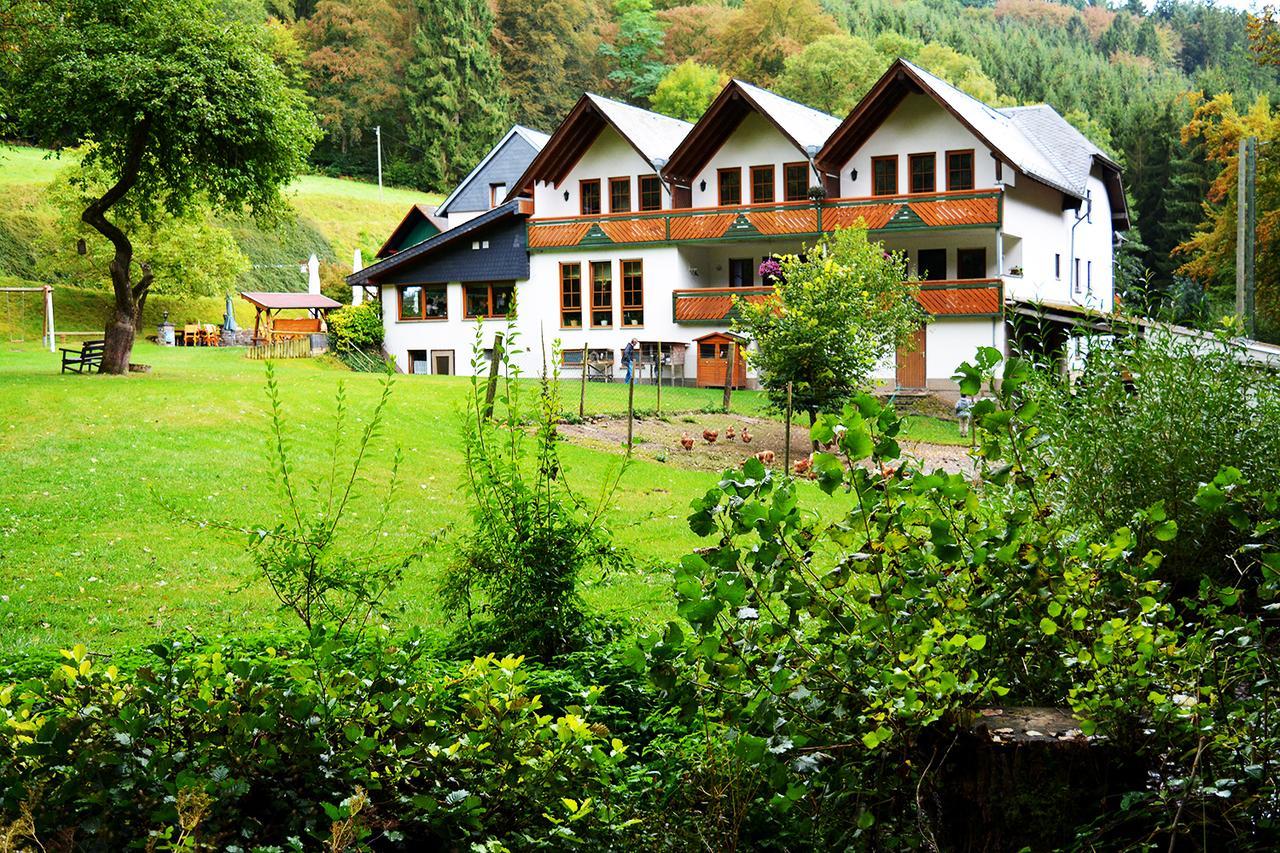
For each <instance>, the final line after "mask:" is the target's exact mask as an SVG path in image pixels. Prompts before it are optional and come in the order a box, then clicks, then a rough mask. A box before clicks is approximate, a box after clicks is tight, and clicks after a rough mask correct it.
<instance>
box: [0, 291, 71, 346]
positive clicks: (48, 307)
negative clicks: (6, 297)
mask: <svg viewBox="0 0 1280 853" xmlns="http://www.w3.org/2000/svg"><path fill="white" fill-rule="evenodd" d="M0 293H19V294H22V293H42V294H44V300H43V301H44V327H43V331H42V332H41V338H40V341H41V346H47V347H48V348H49V352H57V351H58V345H57V343H55V340H54V335H55V332H54V327H53V287H51V286H50V285H47V284H46V285H43V286H42V287H0Z"/></svg>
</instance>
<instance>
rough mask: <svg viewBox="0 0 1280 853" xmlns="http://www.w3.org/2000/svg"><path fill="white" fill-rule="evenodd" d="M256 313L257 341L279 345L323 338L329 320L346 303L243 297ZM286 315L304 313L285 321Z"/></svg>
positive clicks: (313, 297) (304, 296)
mask: <svg viewBox="0 0 1280 853" xmlns="http://www.w3.org/2000/svg"><path fill="white" fill-rule="evenodd" d="M240 296H241V298H242V299H244V300H245V301H246V302H248V303H249V304H250V305H252V306H253V307H254V309H255V312H254V316H253V341H254V343H255V344H261V343H275V342H276V341H279V340H285V339H289V338H301V337H306V336H308V335H314V334H319V333H320V332H323V331H324V330H325V322H324V320H325V316H326V315H327V314H328V313H329V312H330V311H332V310H333V309H335V308H341V307H342V303H341V302H338V301H337V300H336V299H330V298H329V297H327V296H321V295H320V294H318V293H264V292H251V293H241V294H240ZM282 311H293V312H297V311H304V312H306V314H305V315H304V316H300V317H299V316H292V317H281V316H280V312H282Z"/></svg>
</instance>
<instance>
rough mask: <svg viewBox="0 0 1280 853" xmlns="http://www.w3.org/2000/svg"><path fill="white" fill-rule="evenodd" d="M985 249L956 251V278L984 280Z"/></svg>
mask: <svg viewBox="0 0 1280 853" xmlns="http://www.w3.org/2000/svg"><path fill="white" fill-rule="evenodd" d="M986 277H987V250H986V249H957V250H956V278H986Z"/></svg>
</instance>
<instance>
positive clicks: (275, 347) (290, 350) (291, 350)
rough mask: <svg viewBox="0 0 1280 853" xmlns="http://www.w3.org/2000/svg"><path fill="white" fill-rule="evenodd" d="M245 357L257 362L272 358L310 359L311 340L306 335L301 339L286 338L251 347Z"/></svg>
mask: <svg viewBox="0 0 1280 853" xmlns="http://www.w3.org/2000/svg"><path fill="white" fill-rule="evenodd" d="M245 357H246V358H251V359H254V360H255V361H265V360H266V359H271V358H310V357H311V338H310V337H308V336H305V335H304V336H303V337H300V338H285V339H283V340H279V341H272V342H271V343H266V344H261V345H258V346H251V347H249V348H248V349H247V350H246V351H245Z"/></svg>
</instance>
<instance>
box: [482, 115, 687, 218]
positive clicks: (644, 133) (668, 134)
mask: <svg viewBox="0 0 1280 853" xmlns="http://www.w3.org/2000/svg"><path fill="white" fill-rule="evenodd" d="M606 127H612V128H613V129H614V130H615V131H616V132H617V133H618V135H619V136H621V137H622V138H623V139H624V140H625V141H626V142H627V144H629V145H630V146H631V147H632V148H633V149H635V151H636V153H637V154H639V155H640V156H641V157H642V158H643V159H644V161H645V162H646V163H650V164H652V163H654V162H655V161H657V160H666V159H667V158H669V157H670V156H671V152H672V151H674V150H675V149H676V146H678V145H679V144H680V141H681V140H682V139H684V137H685V134H687V133H688V132H689V129H690V128H691V127H692V125H691V124H689V123H688V122H687V121H680V120H679V119H674V118H669V117H667V116H664V115H659V114H658V113H653V112H649V111H648V110H642V109H640V108H639V107H633V106H631V105H630V104H624V103H622V102H621V101H614V100H611V99H609V98H605V97H601V96H600V95H595V94H591V93H590V92H588V93H587V94H585V95H583V96H582V97H581V98H579V99H578V103H577V104H575V105H574V107H573V109H572V110H570V111H569V114H568V115H567V116H565V119H564V121H562V122H560V126H559V127H557V128H556V131H555V133H553V134H551V138H550V140H548V142H547V144H546V145H545V146H543V148H542V150H541V152H539V154H538V156H537V157H535V158H534V160H533V162H532V163H530V164H529V168H528V169H526V170H525V172H524V174H523V175H522V176H521V177H520V180H519V181H517V182H516V183H515V184H514V185H513V186H512V188H511V191H510V192H509V193H508V194H507V200H508V201H510V200H511V199H513V198H515V197H516V196H518V195H520V194H521V193H524V192H527V191H528V190H529V189H530V188H531V187H532V186H533V184H534V183H535V182H536V181H547V182H550V183H553V184H559V183H560V182H561V181H563V180H564V178H565V176H566V175H568V174H569V171H570V170H571V169H572V168H573V167H574V164H576V163H577V162H578V160H579V159H581V157H582V155H583V154H584V153H586V151H587V149H588V148H590V147H591V144H592V143H593V142H595V140H596V138H597V137H598V136H599V135H600V132H601V131H603V130H604V129H605V128H606ZM655 168H656V167H655Z"/></svg>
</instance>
